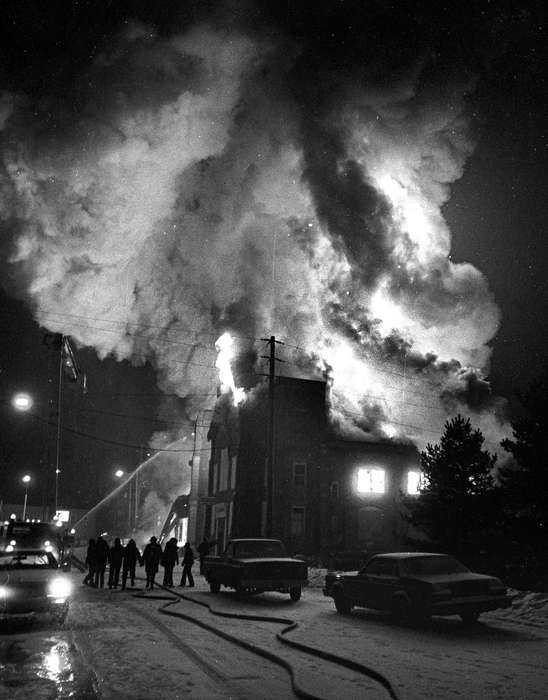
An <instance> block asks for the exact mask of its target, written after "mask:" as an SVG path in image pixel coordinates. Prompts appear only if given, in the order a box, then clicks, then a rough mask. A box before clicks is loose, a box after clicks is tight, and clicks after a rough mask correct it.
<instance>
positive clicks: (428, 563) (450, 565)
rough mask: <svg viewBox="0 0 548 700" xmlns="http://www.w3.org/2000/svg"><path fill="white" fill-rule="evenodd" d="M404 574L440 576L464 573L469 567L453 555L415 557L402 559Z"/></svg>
mask: <svg viewBox="0 0 548 700" xmlns="http://www.w3.org/2000/svg"><path fill="white" fill-rule="evenodd" d="M401 568H402V574H406V575H410V574H411V575H414V576H438V575H441V574H463V573H466V572H467V571H469V569H467V568H466V566H464V564H461V562H460V561H458V560H457V559H454V558H453V557H446V556H439V557H413V558H409V559H406V560H404V561H402V563H401Z"/></svg>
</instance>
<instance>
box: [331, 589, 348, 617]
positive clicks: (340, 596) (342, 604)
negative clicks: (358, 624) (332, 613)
mask: <svg viewBox="0 0 548 700" xmlns="http://www.w3.org/2000/svg"><path fill="white" fill-rule="evenodd" d="M334 600H335V608H336V609H337V612H338V613H339V614H340V615H348V613H349V612H350V611H351V610H352V603H351V601H350V600H348V598H347V597H346V596H345V595H344V593H342V592H340V591H336V592H335V594H334Z"/></svg>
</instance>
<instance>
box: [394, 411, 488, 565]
mask: <svg viewBox="0 0 548 700" xmlns="http://www.w3.org/2000/svg"><path fill="white" fill-rule="evenodd" d="M483 442H484V438H483V435H482V433H481V431H480V430H473V429H472V426H471V425H470V419H465V418H463V417H462V416H460V415H458V416H456V418H453V419H452V420H449V421H447V422H446V423H445V429H444V433H443V435H442V437H441V440H440V442H439V444H436V445H431V444H428V445H427V446H426V449H425V450H424V451H423V452H421V469H422V488H421V490H420V495H419V496H416V497H414V498H408V499H406V504H407V507H408V511H409V521H410V522H411V523H412V525H413V526H414V527H416V528H418V529H419V530H421V531H422V532H424V533H425V534H426V535H427V536H428V538H429V539H430V541H431V543H432V544H434V545H435V546H436V547H437V548H440V549H441V550H442V551H445V552H448V553H452V554H456V555H458V556H463V555H466V554H474V553H476V552H479V551H480V550H481V549H482V548H483V547H485V546H486V544H487V541H488V539H489V537H490V536H491V531H490V530H491V526H492V522H493V520H492V519H493V511H494V497H495V482H494V479H493V475H492V472H493V469H494V466H495V462H496V455H491V454H490V453H489V452H487V451H486V450H483V449H482V447H483Z"/></svg>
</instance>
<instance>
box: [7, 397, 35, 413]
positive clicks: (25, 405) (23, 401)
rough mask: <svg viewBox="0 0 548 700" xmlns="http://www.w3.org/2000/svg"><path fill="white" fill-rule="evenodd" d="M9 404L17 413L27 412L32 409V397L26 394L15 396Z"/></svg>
mask: <svg viewBox="0 0 548 700" xmlns="http://www.w3.org/2000/svg"><path fill="white" fill-rule="evenodd" d="M11 402H12V405H13V407H14V408H16V409H17V410H18V411H29V410H30V409H31V408H32V397H31V396H29V395H28V394H24V393H19V394H15V396H14V397H13V398H12V400H11Z"/></svg>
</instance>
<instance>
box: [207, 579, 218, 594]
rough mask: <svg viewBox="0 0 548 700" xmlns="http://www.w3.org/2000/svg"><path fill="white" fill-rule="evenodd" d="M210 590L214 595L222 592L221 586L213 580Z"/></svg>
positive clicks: (210, 583)
mask: <svg viewBox="0 0 548 700" xmlns="http://www.w3.org/2000/svg"><path fill="white" fill-rule="evenodd" d="M209 590H210V591H211V592H212V593H218V592H219V591H220V590H221V584H220V583H219V582H218V581H214V580H213V579H212V580H211V581H210V582H209Z"/></svg>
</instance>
